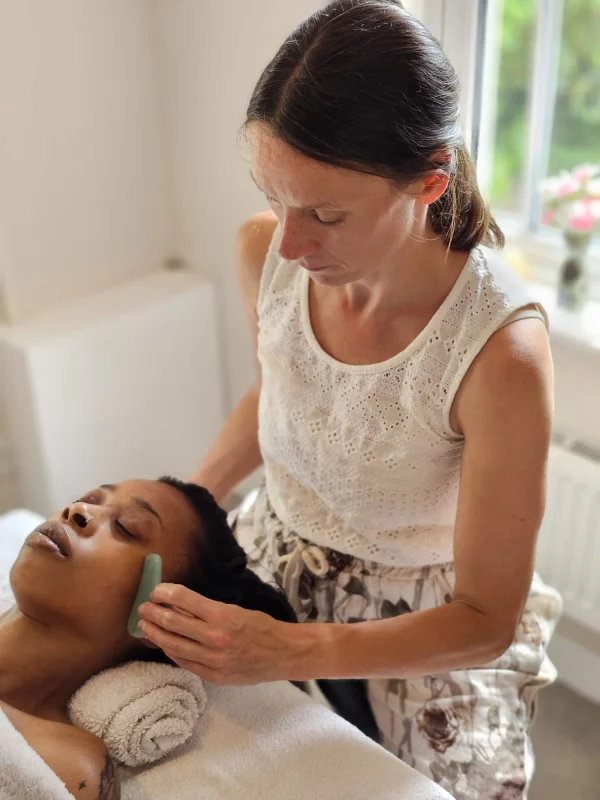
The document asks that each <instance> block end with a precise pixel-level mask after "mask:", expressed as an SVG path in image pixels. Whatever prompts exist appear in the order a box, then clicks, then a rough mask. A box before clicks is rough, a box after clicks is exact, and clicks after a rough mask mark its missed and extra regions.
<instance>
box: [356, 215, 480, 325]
mask: <svg viewBox="0 0 600 800" xmlns="http://www.w3.org/2000/svg"><path fill="white" fill-rule="evenodd" d="M467 258H468V254H467V253H464V252H457V251H454V250H449V249H448V246H447V244H446V243H445V242H444V241H443V239H442V238H441V237H439V236H436V234H435V233H434V232H433V231H432V230H431V229H430V228H429V227H428V226H426V227H423V228H422V229H419V230H418V231H414V232H413V233H412V234H411V236H409V237H407V238H406V239H405V240H404V241H403V242H402V243H401V246H400V247H399V249H398V250H397V251H396V252H394V253H392V254H391V255H390V258H389V259H388V260H387V261H386V263H383V264H380V265H379V268H378V269H377V270H375V271H374V272H373V273H372V274H370V275H369V276H368V277H367V278H365V279H364V280H362V281H358V282H356V283H351V284H348V285H346V286H345V287H344V292H345V304H346V305H347V307H348V308H349V309H352V310H353V311H354V312H355V313H356V312H358V313H360V314H365V315H367V316H371V315H373V314H375V315H377V316H381V314H384V315H385V314H389V315H390V316H392V317H393V316H396V315H397V314H409V315H410V314H416V315H420V314H421V313H423V312H424V313H425V314H427V313H428V312H429V311H433V310H435V309H437V308H438V307H439V306H440V305H441V303H442V302H443V300H444V299H445V297H446V296H447V295H448V293H449V291H450V290H451V289H452V287H453V285H454V283H455V282H456V279H457V278H458V276H459V275H460V272H461V270H462V268H463V267H464V265H465V263H466V261H467Z"/></svg>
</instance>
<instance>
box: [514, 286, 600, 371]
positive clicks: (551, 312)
mask: <svg viewBox="0 0 600 800" xmlns="http://www.w3.org/2000/svg"><path fill="white" fill-rule="evenodd" d="M528 285H529V287H530V290H531V293H532V295H533V298H534V299H535V300H539V302H540V303H541V304H542V305H543V306H544V308H545V309H546V311H547V313H548V317H549V318H550V338H551V339H553V340H555V341H557V342H560V343H561V344H567V345H570V346H574V347H577V348H578V349H584V350H587V351H592V352H594V353H597V354H598V355H600V302H598V301H596V300H590V301H589V302H588V303H587V304H586V306H585V308H583V309H582V310H581V311H567V310H565V309H564V308H560V307H559V306H558V303H557V291H556V288H555V287H553V286H549V285H547V284H541V283H533V282H528Z"/></svg>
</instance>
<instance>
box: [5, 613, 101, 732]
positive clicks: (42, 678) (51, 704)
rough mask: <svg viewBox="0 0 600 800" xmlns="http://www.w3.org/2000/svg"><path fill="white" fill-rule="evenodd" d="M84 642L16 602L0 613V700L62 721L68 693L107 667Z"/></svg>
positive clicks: (45, 717) (28, 711)
mask: <svg viewBox="0 0 600 800" xmlns="http://www.w3.org/2000/svg"><path fill="white" fill-rule="evenodd" d="M105 661H106V659H98V658H97V657H96V658H91V657H90V643H89V642H85V641H82V640H81V637H76V636H74V635H73V634H70V633H69V632H67V631H65V630H61V629H60V628H59V627H53V626H50V625H47V624H44V623H41V622H39V621H38V620H34V619H32V618H31V617H28V616H26V615H25V614H23V613H21V612H20V611H19V610H18V609H17V608H16V607H15V608H13V609H11V611H9V612H8V613H7V614H6V615H4V616H3V617H1V618H0V700H2V701H3V702H5V703H7V704H8V705H10V706H12V707H13V708H16V709H18V710H19V711H23V712H25V713H27V714H31V715H32V716H36V717H41V718H44V719H53V720H64V719H65V715H66V707H67V703H68V701H69V699H70V697H71V696H72V695H73V694H74V692H75V691H77V689H79V687H80V686H82V685H83V683H85V681H86V680H87V679H88V678H89V677H91V676H92V675H93V674H95V673H96V672H98V671H100V670H101V669H104V668H105V667H107V666H109V664H107V663H104V662H105Z"/></svg>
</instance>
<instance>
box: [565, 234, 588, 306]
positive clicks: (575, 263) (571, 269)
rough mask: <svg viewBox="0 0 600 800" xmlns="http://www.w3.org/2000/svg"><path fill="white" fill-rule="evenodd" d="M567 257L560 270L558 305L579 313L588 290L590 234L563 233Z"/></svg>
mask: <svg viewBox="0 0 600 800" xmlns="http://www.w3.org/2000/svg"><path fill="white" fill-rule="evenodd" d="M564 238H565V244H566V246H567V255H566V258H565V260H564V261H563V263H562V264H561V268H560V278H559V284H558V304H559V305H560V306H561V307H562V308H565V309H567V310H569V311H579V310H580V309H581V308H583V306H584V305H585V304H586V302H587V299H588V296H589V289H590V281H589V270H588V264H587V258H586V256H587V249H588V247H589V244H590V239H591V237H590V234H589V233H583V232H581V233H580V232H577V231H564Z"/></svg>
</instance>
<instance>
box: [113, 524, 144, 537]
mask: <svg viewBox="0 0 600 800" xmlns="http://www.w3.org/2000/svg"><path fill="white" fill-rule="evenodd" d="M115 527H116V528H117V530H118V531H119V533H120V534H121V535H123V536H126V537H127V538H128V539H139V538H140V537H139V536H137V535H136V534H135V533H134V532H133V531H132V530H131V529H130V528H126V527H125V525H123V523H122V522H121V521H120V520H118V519H116V520H115Z"/></svg>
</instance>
